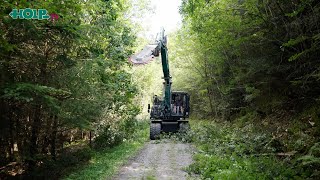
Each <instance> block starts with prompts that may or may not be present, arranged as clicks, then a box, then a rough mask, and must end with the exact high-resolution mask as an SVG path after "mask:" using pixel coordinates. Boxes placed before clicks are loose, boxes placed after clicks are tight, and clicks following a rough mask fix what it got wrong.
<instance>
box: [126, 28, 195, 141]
mask: <svg viewBox="0 0 320 180" xmlns="http://www.w3.org/2000/svg"><path fill="white" fill-rule="evenodd" d="M159 55H161V62H162V71H163V79H164V82H163V84H164V95H163V97H162V98H159V97H158V96H157V95H155V96H154V97H153V105H152V107H151V112H150V104H148V113H150V139H151V140H154V139H157V138H158V137H159V135H160V133H161V132H177V131H180V132H185V131H187V130H188V129H189V122H188V120H186V118H188V117H189V113H190V107H189V100H190V96H189V94H188V93H187V92H182V91H171V85H172V81H171V78H172V77H171V76H170V71H169V62H168V49H167V37H166V36H165V35H164V29H163V28H162V30H161V32H160V33H159V34H158V38H157V40H156V43H155V44H152V45H147V46H146V47H145V48H144V49H143V50H142V51H141V52H140V53H138V54H136V55H134V56H132V57H131V58H130V61H131V62H132V63H133V64H146V63H147V62H148V61H150V60H152V59H153V57H154V56H156V57H158V56H159Z"/></svg>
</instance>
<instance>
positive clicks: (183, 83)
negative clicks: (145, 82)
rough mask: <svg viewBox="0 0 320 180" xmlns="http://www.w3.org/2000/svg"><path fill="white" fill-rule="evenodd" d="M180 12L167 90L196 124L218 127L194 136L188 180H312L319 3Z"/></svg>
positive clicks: (247, 3) (210, 6)
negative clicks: (195, 151)
mask: <svg viewBox="0 0 320 180" xmlns="http://www.w3.org/2000/svg"><path fill="white" fill-rule="evenodd" d="M180 12H181V14H182V16H183V27H182V29H181V30H179V31H178V32H177V33H176V34H174V35H173V38H174V39H175V40H176V41H175V42H176V44H174V45H173V46H174V47H176V50H174V51H175V52H174V54H175V55H176V57H174V64H176V65H177V67H178V69H179V71H178V72H177V73H176V74H175V75H174V77H176V78H178V83H177V84H176V85H177V86H179V87H184V89H185V90H187V91H189V92H190V93H191V95H192V96H191V97H192V103H191V105H192V106H193V107H192V109H193V110H194V111H193V115H195V116H196V117H197V119H200V118H210V119H215V120H216V121H219V123H213V122H212V123H208V124H207V125H205V124H204V126H205V127H198V126H197V127H196V130H195V131H196V133H195V135H194V138H196V139H195V142H196V144H197V145H198V147H199V148H200V149H201V150H202V152H203V153H200V154H199V155H196V158H195V160H196V162H195V164H194V165H193V166H191V170H192V172H196V173H199V174H201V175H202V177H204V178H218V179H220V178H222V179H238V178H237V176H238V177H241V178H243V179H250V178H251V179H271V178H279V179H286V178H289V179H290V178H302V179H305V178H311V179H312V178H313V179H318V178H319V173H318V172H319V167H320V166H319V154H317V152H318V150H319V132H320V115H319V110H320V109H319V107H320V106H319V105H320V104H319V92H320V91H319V90H320V81H319V80H320V79H319V77H320V71H319V70H320V69H319V65H320V64H319V63H320V61H319V55H320V54H319V52H320V44H319V43H320V39H319V36H320V28H319V24H320V2H319V1H316V0H295V1H291V0H284V1H276V0H271V1H267V0H266V1H265V0H239V1H231V0H221V1H218V0H199V1H195V0H183V1H182V6H181V8H180ZM186 74H188V76H186ZM226 121H228V123H226ZM221 124H222V125H221ZM199 136H200V137H199ZM291 169H294V171H292V170H291Z"/></svg>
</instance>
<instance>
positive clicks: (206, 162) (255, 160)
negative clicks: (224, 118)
mask: <svg viewBox="0 0 320 180" xmlns="http://www.w3.org/2000/svg"><path fill="white" fill-rule="evenodd" d="M241 121H243V120H241ZM190 123H191V127H192V130H191V131H190V132H188V135H187V137H188V138H189V139H188V141H191V142H193V143H194V144H195V145H196V147H197V149H198V152H197V153H196V154H195V155H194V163H193V164H192V165H190V166H189V167H188V171H189V173H196V174H199V175H200V176H201V178H202V179H319V178H320V173H319V172H320V171H319V169H320V168H319V167H320V143H317V142H316V141H312V142H309V144H306V142H304V141H303V142H302V143H303V144H304V146H305V149H308V151H306V152H304V151H299V148H300V149H301V147H298V146H294V144H296V143H297V142H296V141H299V138H296V139H295V140H293V139H290V141H288V139H281V138H278V136H277V134H275V133H273V132H270V131H268V130H266V128H264V127H263V126H259V125H257V124H255V123H254V122H249V123H246V124H243V123H241V125H240V124H237V123H235V122H233V123H230V122H214V121H209V120H201V121H199V120H192V121H191V122H190ZM290 128H295V126H290ZM290 128H288V129H287V131H290ZM184 137H186V136H184ZM292 144H293V145H292ZM295 148H296V149H295Z"/></svg>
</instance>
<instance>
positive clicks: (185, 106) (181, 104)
mask: <svg viewBox="0 0 320 180" xmlns="http://www.w3.org/2000/svg"><path fill="white" fill-rule="evenodd" d="M189 100H190V96H189V94H188V93H186V92H182V91H173V92H172V93H171V115H172V116H173V117H177V118H183V119H185V118H188V117H189V114H190V106H189Z"/></svg>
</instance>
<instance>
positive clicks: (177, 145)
mask: <svg viewBox="0 0 320 180" xmlns="http://www.w3.org/2000/svg"><path fill="white" fill-rule="evenodd" d="M193 151H194V148H193V147H192V146H191V144H188V143H181V142H173V141H170V140H161V141H151V142H148V143H147V144H146V145H145V147H144V148H143V149H142V150H141V151H140V152H139V153H138V155H137V156H136V157H134V158H132V159H131V160H130V161H129V162H128V163H127V164H126V165H125V166H123V167H122V168H121V169H120V170H119V173H118V174H117V175H116V176H115V177H114V178H113V179H114V180H125V179H136V180H141V179H161V180H162V179H165V180H166V179H172V180H175V179H179V180H180V179H181V180H184V179H191V177H190V176H189V175H188V173H187V172H186V171H185V170H184V168H186V167H187V166H188V165H190V164H191V163H192V154H193ZM192 179H194V178H192Z"/></svg>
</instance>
